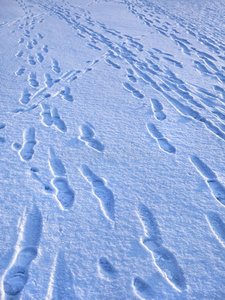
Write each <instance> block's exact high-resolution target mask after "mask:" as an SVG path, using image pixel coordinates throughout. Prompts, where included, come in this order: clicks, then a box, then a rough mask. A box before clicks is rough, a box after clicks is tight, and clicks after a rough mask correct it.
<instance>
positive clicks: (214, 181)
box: [190, 155, 225, 206]
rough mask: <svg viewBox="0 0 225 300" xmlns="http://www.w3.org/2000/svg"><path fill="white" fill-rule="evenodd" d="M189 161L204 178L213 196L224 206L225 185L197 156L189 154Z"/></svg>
mask: <svg viewBox="0 0 225 300" xmlns="http://www.w3.org/2000/svg"><path fill="white" fill-rule="evenodd" d="M190 161H191V162H192V164H193V165H194V167H195V168H196V170H197V171H198V172H199V173H200V175H201V176H202V177H203V178H204V179H205V182H206V184H207V185H208V187H209V189H210V191H211V194H212V195H213V196H214V198H215V199H216V200H218V201H219V202H220V203H221V204H222V205H224V206H225V187H224V186H223V185H222V183H220V182H219V180H218V178H217V175H216V174H215V173H214V172H213V171H212V170H211V169H210V168H209V167H208V166H207V165H206V164H205V163H204V162H203V161H202V160H200V159H199V158H198V157H197V156H194V155H193V156H190Z"/></svg>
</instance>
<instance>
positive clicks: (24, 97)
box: [19, 89, 31, 104]
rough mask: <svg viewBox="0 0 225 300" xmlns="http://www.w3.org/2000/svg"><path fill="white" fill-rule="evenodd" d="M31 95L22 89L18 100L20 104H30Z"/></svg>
mask: <svg viewBox="0 0 225 300" xmlns="http://www.w3.org/2000/svg"><path fill="white" fill-rule="evenodd" d="M30 96H31V94H30V93H29V92H28V90H27V89H24V91H23V93H22V95H21V98H20V99H19V101H20V103H21V104H28V103H29V102H30Z"/></svg>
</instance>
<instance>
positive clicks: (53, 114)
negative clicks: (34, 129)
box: [52, 107, 67, 132]
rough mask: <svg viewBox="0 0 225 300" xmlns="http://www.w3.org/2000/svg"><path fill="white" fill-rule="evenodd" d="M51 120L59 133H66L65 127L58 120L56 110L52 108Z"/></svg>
mask: <svg viewBox="0 0 225 300" xmlns="http://www.w3.org/2000/svg"><path fill="white" fill-rule="evenodd" d="M52 119H53V124H54V125H55V127H56V128H57V129H58V130H60V131H61V132H66V131H67V127H66V124H65V123H64V121H63V120H62V119H61V118H60V116H59V113H58V110H57V108H56V107H53V109H52Z"/></svg>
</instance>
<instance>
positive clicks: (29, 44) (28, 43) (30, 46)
mask: <svg viewBox="0 0 225 300" xmlns="http://www.w3.org/2000/svg"><path fill="white" fill-rule="evenodd" d="M27 49H29V50H31V49H33V45H32V43H31V42H30V41H29V42H27Z"/></svg>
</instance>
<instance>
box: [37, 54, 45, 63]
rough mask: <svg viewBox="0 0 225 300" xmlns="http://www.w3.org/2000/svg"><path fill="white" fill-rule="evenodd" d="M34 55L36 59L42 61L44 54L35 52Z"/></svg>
mask: <svg viewBox="0 0 225 300" xmlns="http://www.w3.org/2000/svg"><path fill="white" fill-rule="evenodd" d="M36 56H37V60H38V61H39V62H40V63H42V62H43V60H44V56H43V55H42V54H41V53H37V54H36Z"/></svg>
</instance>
